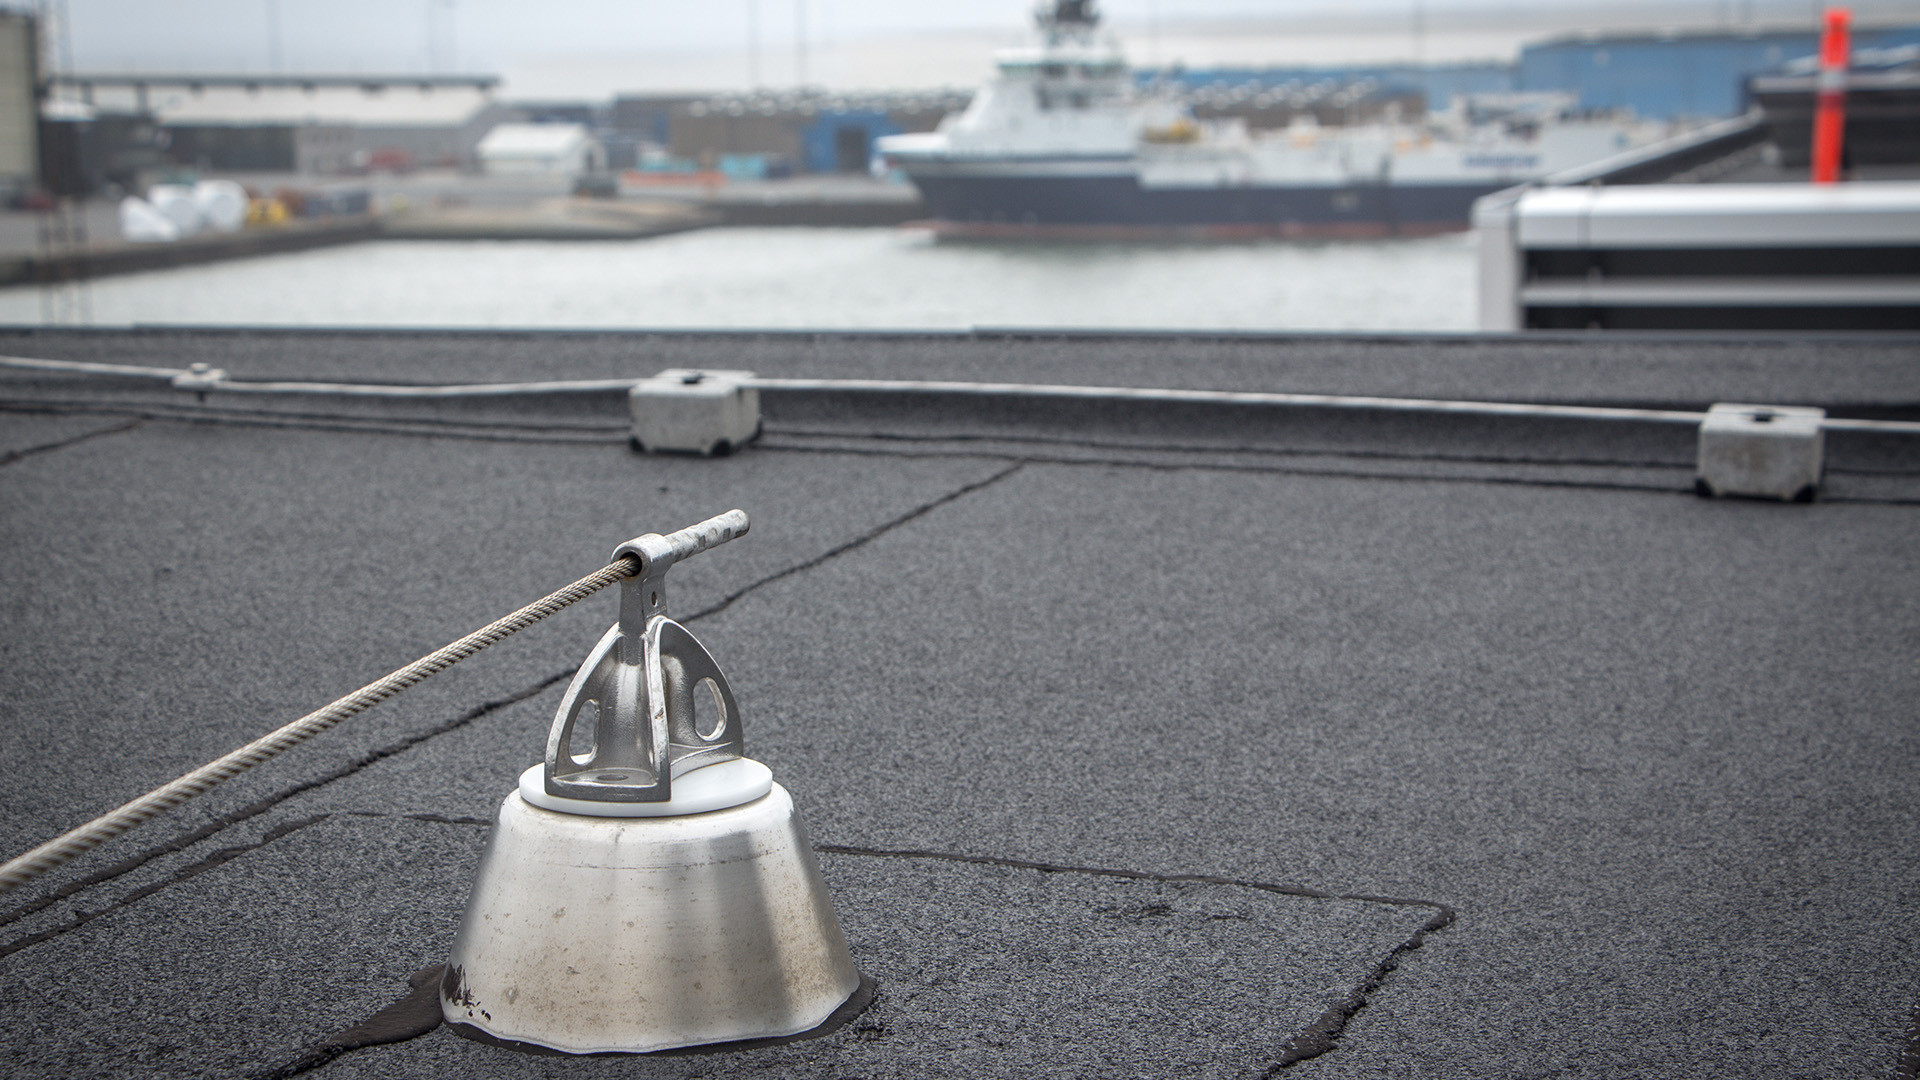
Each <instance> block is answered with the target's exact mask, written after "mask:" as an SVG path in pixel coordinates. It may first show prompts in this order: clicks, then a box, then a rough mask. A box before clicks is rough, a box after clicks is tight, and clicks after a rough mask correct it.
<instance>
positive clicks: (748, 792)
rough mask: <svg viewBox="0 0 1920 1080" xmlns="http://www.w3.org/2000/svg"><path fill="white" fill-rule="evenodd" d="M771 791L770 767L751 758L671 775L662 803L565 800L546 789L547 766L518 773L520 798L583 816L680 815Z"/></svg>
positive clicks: (726, 805)
mask: <svg viewBox="0 0 1920 1080" xmlns="http://www.w3.org/2000/svg"><path fill="white" fill-rule="evenodd" d="M772 790H773V770H772V769H769V768H767V767H766V766H765V765H762V764H760V763H759V762H757V761H755V760H753V759H752V758H733V759H732V760H729V761H722V762H719V763H717V764H714V765H703V766H701V767H700V768H698V769H694V770H693V771H692V772H687V773H682V774H680V775H679V776H676V777H674V778H673V798H671V799H668V800H667V801H666V802H640V803H636V802H599V801H597V800H593V799H569V798H567V797H565V796H563V795H549V794H548V793H547V778H546V766H545V765H544V764H541V765H535V766H533V767H532V768H530V769H528V770H527V771H526V772H523V773H521V774H520V797H521V798H523V799H525V800H527V801H528V802H530V803H532V804H533V805H535V806H538V807H540V808H541V809H543V810H554V811H557V812H559V813H562V814H580V815H582V816H585V817H605V818H646V817H681V816H683V815H686V814H705V813H708V812H709V811H713V810H725V809H727V808H729V807H734V806H739V805H741V804H742V803H750V802H752V801H753V800H755V799H757V798H759V797H760V796H762V795H765V794H766V793H767V792H769V791H772Z"/></svg>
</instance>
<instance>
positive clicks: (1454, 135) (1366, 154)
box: [875, 0, 1651, 239]
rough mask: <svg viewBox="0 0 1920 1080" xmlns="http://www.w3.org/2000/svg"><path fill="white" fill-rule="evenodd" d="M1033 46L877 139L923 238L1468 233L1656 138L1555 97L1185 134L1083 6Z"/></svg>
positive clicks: (1461, 102)
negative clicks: (1537, 188)
mask: <svg viewBox="0 0 1920 1080" xmlns="http://www.w3.org/2000/svg"><path fill="white" fill-rule="evenodd" d="M1035 21H1036V23H1037V26H1038V31H1039V33H1038V37H1037V41H1036V42H1035V43H1033V44H1030V45H1026V46H1022V47H1017V48H1011V49H1003V50H1001V51H999V52H998V53H996V54H995V57H994V66H995V74H994V76H993V77H992V79H990V80H989V81H988V82H987V84H986V85H985V86H983V87H981V89H980V90H979V91H978V92H977V93H975V95H974V96H973V99H972V101H971V102H969V104H968V106H967V108H966V109H965V110H964V111H962V112H961V113H959V114H957V115H953V116H949V117H948V118H946V119H945V120H943V121H942V122H941V124H940V126H939V127H938V128H937V129H935V130H934V131H931V132H922V133H914V134H905V135H891V136H887V137H884V138H882V139H880V140H878V141H877V143H876V147H875V149H876V151H877V153H878V155H879V156H880V157H881V159H883V161H884V162H885V164H886V165H887V167H889V168H892V169H896V170H898V171H900V172H901V173H904V174H905V176H906V177H907V178H908V179H909V180H910V181H912V183H913V184H914V186H915V187H917V188H918V189H919V191H920V194H921V196H922V198H923V199H924V201H925V204H926V207H927V210H928V216H929V219H930V220H928V221H927V222H926V224H928V225H930V226H932V227H933V228H934V229H935V230H936V231H937V232H939V233H941V234H942V235H951V236H961V237H969V236H971V237H988V238H992V237H1038V238H1053V237H1062V238H1092V239H1101V238H1114V239H1127V238H1134V237H1140V236H1161V235H1173V236H1180V237H1184V236H1194V237H1201V238H1235V237H1262V236H1282V237H1293V236H1381V235H1424V234H1432V233H1442V232H1452V231H1458V230H1463V229H1465V228H1467V227H1468V224H1469V216H1470V213H1471V210H1472V207H1473V202H1474V200H1475V199H1477V198H1479V197H1481V196H1483V195H1487V194H1490V193H1492V192H1495V191H1499V190H1502V189H1504V188H1507V187H1511V186H1513V185H1515V184H1518V183H1522V182H1524V181H1527V180H1531V179H1534V178H1537V177H1540V176H1543V175H1547V174H1549V173H1554V172H1558V171H1561V170H1564V169H1568V168H1573V167H1575V166H1578V165H1582V164H1585V163H1588V162H1591V161H1594V160H1598V159H1600V158H1603V157H1606V156H1608V155H1610V154H1614V153H1618V152H1619V151H1621V150H1623V149H1627V148H1629V147H1631V146H1633V145H1635V144H1636V143H1638V142H1643V141H1646V139H1648V138H1650V137H1651V135H1650V134H1648V133H1646V132H1645V131H1643V130H1641V129H1639V128H1636V127H1635V126H1634V125H1632V124H1630V123H1627V122H1625V121H1624V120H1623V119H1622V118H1619V117H1611V116H1580V115H1577V114H1575V113H1574V112H1573V111H1572V105H1573V102H1572V100H1571V99H1570V98H1566V97H1564V96H1560V97H1556V96H1553V95H1531V96H1526V95H1510V96H1508V97H1507V98H1506V99H1505V100H1501V101H1484V100H1483V101H1469V100H1466V99H1457V100H1455V101H1454V102H1453V103H1452V104H1451V105H1450V106H1449V108H1448V109H1446V110H1443V111H1439V112H1433V113H1425V114H1423V115H1421V116H1418V117H1416V118H1413V119H1409V120H1401V119H1400V118H1398V117H1387V118H1383V119H1380V120H1377V121H1374V122H1369V123H1363V124H1353V125H1331V124H1329V125H1324V126H1323V125H1320V124H1318V123H1315V122H1314V121H1313V120H1312V119H1311V118H1299V119H1296V120H1295V121H1294V122H1293V123H1291V124H1290V125H1288V126H1286V127H1284V128H1280V129H1277V130H1270V131H1259V132H1256V131H1251V130H1249V129H1248V127H1247V125H1246V124H1245V123H1244V121H1239V120H1231V119H1230V120H1209V121H1200V120H1196V119H1195V118H1194V116H1193V115H1192V113H1191V111H1190V110H1188V109H1187V108H1186V107H1185V106H1184V105H1183V104H1182V103H1181V102H1180V100H1179V98H1178V96H1177V95H1176V94H1174V93H1172V92H1170V91H1169V90H1167V89H1166V88H1164V87H1157V86H1154V85H1146V86H1142V85H1140V83H1139V81H1138V80H1136V79H1135V77H1134V73H1133V70H1132V69H1131V68H1130V66H1129V65H1128V64H1127V62H1126V59H1125V57H1124V55H1123V53H1122V52H1121V50H1120V47H1119V45H1118V42H1117V41H1116V40H1115V39H1114V38H1113V37H1112V36H1111V35H1109V34H1107V33H1105V32H1103V31H1102V29H1101V26H1100V14H1099V12H1098V10H1097V9H1096V6H1095V4H1094V2H1093V0H1054V2H1053V3H1052V4H1051V5H1050V6H1045V5H1043V6H1042V7H1041V8H1040V9H1039V10H1038V11H1037V12H1036V15H1035Z"/></svg>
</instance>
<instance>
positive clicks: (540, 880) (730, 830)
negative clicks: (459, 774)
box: [441, 784, 860, 1054]
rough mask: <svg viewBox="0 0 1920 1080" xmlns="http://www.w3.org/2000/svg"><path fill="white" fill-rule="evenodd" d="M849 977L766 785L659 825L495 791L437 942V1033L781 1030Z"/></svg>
mask: <svg viewBox="0 0 1920 1080" xmlns="http://www.w3.org/2000/svg"><path fill="white" fill-rule="evenodd" d="M859 988H860V974H859V972H858V971H857V970H856V969H855V968H854V965H853V959H852V957H851V956H850V955H849V954H848V952H847V943H846V938H845V937H844V936H843V935H842V934H841V932H840V926H839V923H838V922H837V921H836V920H835V919H834V915H833V907H832V904H831V903H830V902H829V900H828V898H827V893H826V886H825V883H824V881H823V880H822V879H821V876H820V870H819V867H818V865H817V864H816V862H815V861H814V857H813V848H812V846H811V845H810V844H809V843H808V842H807V837H806V830H805V829H804V828H803V827H802V825H801V823H800V819H799V818H798V817H797V816H796V815H795V813H794V807H793V800H792V798H791V797H789V796H788V794H787V792H786V789H785V788H782V787H781V786H780V785H778V784H774V785H772V789H771V790H770V791H769V792H768V793H767V794H765V795H763V796H761V797H759V798H756V799H753V800H752V801H750V802H747V803H744V804H742V805H738V806H733V807H730V808H727V809H721V810H714V811H710V812H707V813H694V814H686V815H682V816H674V817H621V818H612V817H592V816H586V815H581V814H570V813H560V812H556V811H554V810H548V809H543V808H541V807H538V806H535V805H533V804H531V803H529V802H528V801H527V800H525V799H524V798H522V797H521V795H520V793H519V792H518V791H516V792H514V793H513V794H510V795H508V796H507V798H506V801H505V802H504V803H503V804H502V805H501V807H500V818H499V821H498V823H497V824H496V826H495V828H494V832H493V836H492V838H491V839H490V840H489V841H488V844H487V850H486V853H485V855H484V856H482V858H481V861H480V870H479V873H478V875H477V877H476V879H475V881H474V886H473V894H472V896H471V898H470V899H469V901H468V903H467V911H466V915H465V917H464V918H463V919H462V920H461V924H460V932H459V935H458V936H457V937H456V938H455V941H454V946H453V955H452V958H451V963H450V965H449V968H448V972H447V977H446V981H445V984H444V986H443V988H442V993H441V1010H442V1012H443V1013H444V1015H445V1016H446V1019H447V1020H448V1022H449V1023H453V1024H466V1025H471V1026H472V1027H473V1028H477V1029H479V1030H480V1031H481V1032H483V1033H485V1034H486V1035H489V1036H492V1037H494V1038H497V1039H503V1040H508V1041H511V1042H519V1043H530V1044H533V1045H535V1046H539V1047H546V1048H549V1049H553V1050H560V1051H564V1052H567V1053H576V1054H587V1053H601V1052H608V1051H615V1052H628V1053H643V1052H646V1051H650V1050H665V1049H670V1048H674V1047H684V1046H698V1045H703V1044H708V1043H722V1042H733V1041H738V1040H748V1039H764V1038H777V1037H780V1036H787V1035H796V1034H799V1033H801V1032H805V1031H808V1030H810V1029H812V1028H814V1027H817V1026H819V1025H820V1024H821V1023H823V1022H824V1021H826V1020H827V1019H828V1018H829V1016H831V1015H832V1014H833V1013H834V1011H835V1010H836V1009H838V1008H839V1007H840V1006H841V1005H842V1004H843V1003H845V1002H847V1001H848V999H849V998H850V997H851V996H852V995H853V994H854V992H855V991H856V990H858V989H859Z"/></svg>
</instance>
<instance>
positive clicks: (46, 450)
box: [0, 417, 145, 468]
mask: <svg viewBox="0 0 1920 1080" xmlns="http://www.w3.org/2000/svg"><path fill="white" fill-rule="evenodd" d="M142 423H145V418H143V417H134V418H133V419H131V420H128V421H126V422H125V423H120V424H112V425H109V426H107V427H103V428H99V429H97V430H94V431H83V432H81V433H80V434H78V435H72V436H69V437H67V438H64V439H56V440H55V441H53V442H50V443H42V444H40V445H38V446H29V447H26V448H24V449H21V450H9V451H7V452H6V453H5V454H0V468H3V467H5V466H8V465H11V464H13V463H14V462H16V461H19V460H20V459H22V458H29V457H33V456H34V455H36V454H50V453H53V452H54V451H57V450H65V449H66V448H67V447H69V446H73V445H75V444H78V443H83V442H88V441H90V440H92V439H98V438H100V437H101V436H103V435H118V434H120V433H121V432H123V431H132V430H133V429H134V428H137V427H139V426H140V425H141V424H142Z"/></svg>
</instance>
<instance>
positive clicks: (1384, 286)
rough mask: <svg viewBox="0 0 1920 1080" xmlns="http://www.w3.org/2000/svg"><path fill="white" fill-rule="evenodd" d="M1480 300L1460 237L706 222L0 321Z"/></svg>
mask: <svg viewBox="0 0 1920 1080" xmlns="http://www.w3.org/2000/svg"><path fill="white" fill-rule="evenodd" d="M1474 289H1475V281H1474V248H1473V241H1472V236H1471V234H1454V235H1447V236H1438V237H1424V238H1419V239H1382V240H1364V241H1324V242H1305V241H1299V242H1296V241H1268V242H1250V243H1241V244H1165V243H1158V244H1119V243H1111V244H1059V245H1050V244H1032V243H1008V244H988V243H955V242H951V241H938V240H936V239H934V238H933V237H932V236H931V235H930V234H929V233H927V232H924V231H920V230H915V229H897V228H875V229H861V228H821V229H813V228H720V229H703V230H698V231H694V232H686V233H679V234H675V235H670V236H663V237H656V238H653V239H647V240H632V241H600V242H544V241H514V242H479V241H446V242H441V241H376V242H368V243H360V244H352V245H347V246H343V247H335V248H327V249H323V250H316V251H308V252H300V253H295V254H287V255H272V256H263V257H259V258H253V259H246V260H240V261H235V262H226V263H216V264H210V265H203V266H194V267H185V268H180V269H172V270H165V271H156V272H152V273H141V274H128V275H124V276H116V277H104V278H99V279H95V280H93V281H91V282H88V283H84V284H80V285H69V286H62V287H59V288H58V289H55V290H48V289H43V288H39V287H31V286H23V287H16V288H10V289H0V324H10V325H35V324H43V323H76V322H87V323H91V324H94V325H103V326H133V325H203V326H236V325H259V326H366V327H440V326H444V327H502V328H507V327H512V328H571V327H595V328H615V327H631V328H752V329H824V328H848V329H860V328H873V329H879V328H891V329H964V328H969V327H983V326H993V327H1035V328H1039V327H1054V328H1059V327H1077V328H1160V329H1167V328H1171V329H1195V330H1276V331H1296V330H1297V331H1314V330H1348V331H1353V330H1360V331H1370V330H1374V331H1460V330H1470V329H1472V328H1473V322H1474V302H1475V295H1474Z"/></svg>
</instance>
